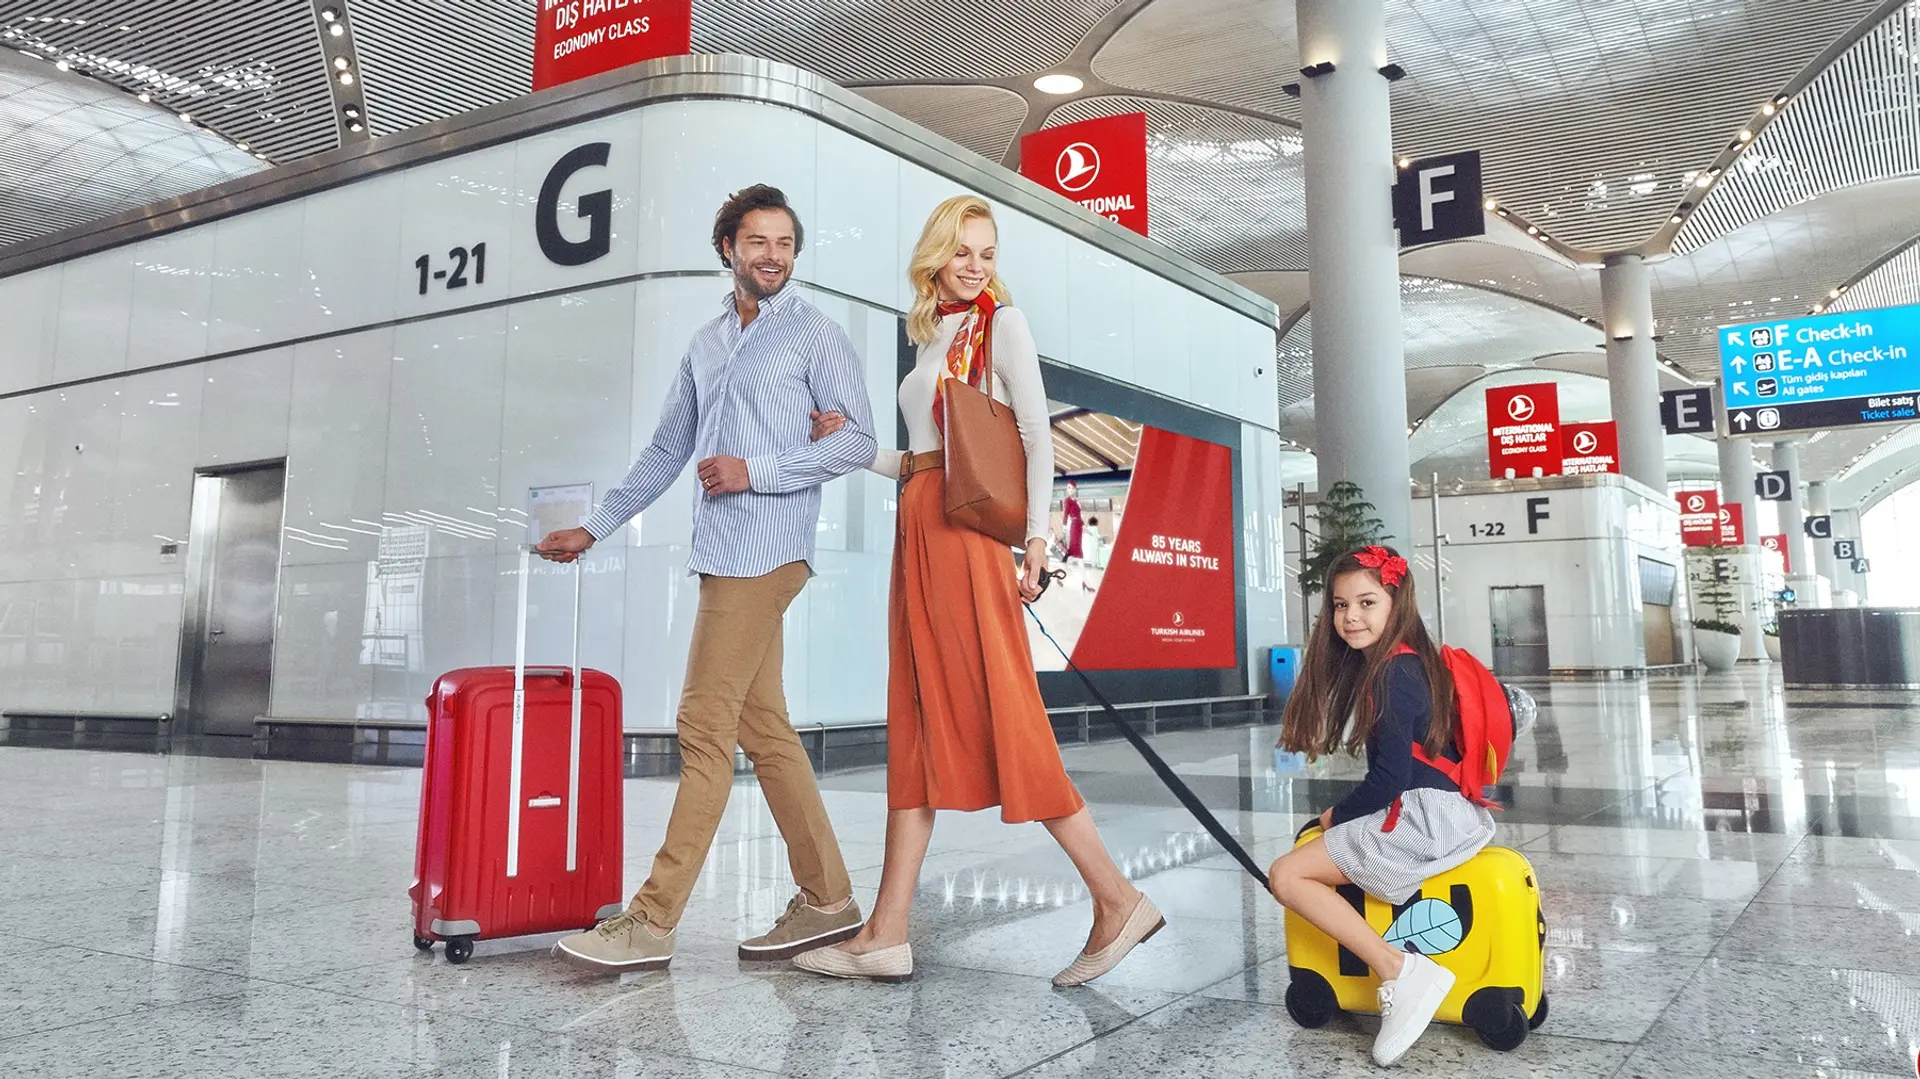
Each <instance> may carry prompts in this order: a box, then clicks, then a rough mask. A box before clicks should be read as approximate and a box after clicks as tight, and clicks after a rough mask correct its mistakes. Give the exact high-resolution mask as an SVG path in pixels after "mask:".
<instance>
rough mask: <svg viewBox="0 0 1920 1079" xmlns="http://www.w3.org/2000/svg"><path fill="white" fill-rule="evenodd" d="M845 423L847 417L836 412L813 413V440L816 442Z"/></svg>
mask: <svg viewBox="0 0 1920 1079" xmlns="http://www.w3.org/2000/svg"><path fill="white" fill-rule="evenodd" d="M846 425H847V418H846V417H845V416H842V415H841V414H840V413H838V412H815V413H813V441H815V442H818V441H820V440H821V439H823V438H825V437H827V436H828V435H830V434H832V433H834V432H835V431H838V430H839V429H840V428H842V427H845V426H846Z"/></svg>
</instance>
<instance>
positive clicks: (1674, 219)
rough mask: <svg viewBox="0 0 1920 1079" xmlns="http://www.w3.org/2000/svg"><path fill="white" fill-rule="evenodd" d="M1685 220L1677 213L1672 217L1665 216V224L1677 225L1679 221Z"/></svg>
mask: <svg viewBox="0 0 1920 1079" xmlns="http://www.w3.org/2000/svg"><path fill="white" fill-rule="evenodd" d="M1685 220H1686V218H1684V217H1682V216H1680V215H1679V214H1674V215H1673V216H1672V217H1669V218H1667V224H1669V225H1678V224H1679V223H1680V222H1682V221H1685Z"/></svg>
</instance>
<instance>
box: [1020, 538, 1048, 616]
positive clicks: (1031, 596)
mask: <svg viewBox="0 0 1920 1079" xmlns="http://www.w3.org/2000/svg"><path fill="white" fill-rule="evenodd" d="M1045 572H1047V541H1046V540H1043V539H1030V540H1028V541H1027V560H1026V564H1025V565H1024V566H1023V567H1021V571H1020V598H1021V599H1023V600H1025V601H1026V602H1028V603H1032V602H1033V601H1034V600H1036V599H1039V598H1040V575H1041V574H1043V573H1045Z"/></svg>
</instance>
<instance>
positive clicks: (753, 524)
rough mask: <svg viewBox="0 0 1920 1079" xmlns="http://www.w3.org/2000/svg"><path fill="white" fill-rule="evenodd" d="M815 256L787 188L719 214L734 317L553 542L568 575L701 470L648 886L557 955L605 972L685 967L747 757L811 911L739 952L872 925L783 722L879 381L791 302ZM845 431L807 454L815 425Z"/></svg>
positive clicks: (766, 954) (782, 952)
mask: <svg viewBox="0 0 1920 1079" xmlns="http://www.w3.org/2000/svg"><path fill="white" fill-rule="evenodd" d="M804 242H805V233H804V231H803V230H802V228H801V225H800V219H799V217H798V216H797V215H796V214H795V213H794V212H793V210H792V209H791V208H790V207H789V206H788V205H787V200H786V196H785V195H783V194H781V193H780V191H778V190H776V189H775V188H771V187H766V186H755V187H750V188H747V189H746V190H744V191H741V192H739V193H738V194H736V195H734V196H733V197H732V198H731V199H729V200H728V201H727V203H726V205H724V206H722V207H721V208H720V212H719V214H718V215H717V216H716V217H715V220H714V227H713V246H714V250H715V251H716V252H718V253H719V255H720V262H721V264H722V265H724V266H726V267H728V268H729V269H731V270H732V271H733V292H732V294H731V295H729V296H728V297H727V298H726V302H725V309H724V311H723V312H722V313H721V315H720V316H719V317H718V318H716V319H714V320H713V321H712V322H709V323H707V324H706V325H705V326H702V327H701V328H700V330H699V331H698V332H697V333H695V334H694V337H693V343H692V345H691V346H690V347H689V348H688V350H687V355H686V357H685V358H684V359H682V360H681V361H680V374H679V378H678V380H677V381H676V382H675V383H674V385H673V388H672V389H671V390H670V391H669V392H668V394H667V400H666V404H665V406H664V407H663V408H662V410H661V417H660V426H659V427H658V428H657V429H656V430H655V432H654V436H653V442H652V444H650V445H649V446H648V447H647V448H646V450H645V451H643V452H642V453H641V454H640V459H639V460H638V461H636V462H634V465H633V469H632V470H631V471H630V472H628V473H627V478H626V479H625V480H624V481H622V483H621V485H620V486H619V487H618V488H615V489H614V490H612V491H609V492H608V493H607V497H606V499H605V501H604V502H603V503H602V504H601V507H600V509H599V510H598V511H597V512H595V513H594V514H593V515H592V516H591V517H589V518H588V519H587V522H586V527H584V528H571V529H564V530H561V531H559V532H555V533H553V534H552V535H550V536H548V537H547V538H546V539H545V540H544V541H542V543H541V545H540V551H541V555H542V557H545V558H546V559H548V560H549V561H553V562H571V561H573V560H574V559H576V558H578V557H579V556H580V554H581V552H583V551H585V550H587V548H589V547H592V546H593V544H594V543H595V541H597V540H601V539H605V538H606V537H607V536H609V535H612V534H613V533H614V532H616V531H618V530H619V529H620V528H621V527H622V526H623V525H625V524H626V523H627V522H628V521H630V520H632V519H633V517H634V516H635V515H636V514H638V513H640V512H641V511H642V510H644V509H646V508H647V507H648V506H649V505H651V504H652V503H653V501H654V500H655V499H657V498H659V497H660V495H661V494H662V493H664V492H665V491H666V490H667V488H668V487H669V486H671V485H672V483H673V481H674V479H675V478H676V477H678V476H679V474H680V471H681V469H683V468H685V467H686V463H687V461H688V460H689V459H690V458H692V457H693V455H694V454H695V453H696V452H697V453H698V454H699V455H700V464H699V477H700V487H701V493H700V497H699V500H698V502H697V504H696V505H695V507H694V512H693V556H692V558H691V559H690V561H689V565H688V569H689V571H690V572H692V573H696V574H698V575H699V576H700V606H699V612H698V613H697V614H696V615H695V617H694V623H693V646H692V650H691V652H690V653H689V655H688V657H687V678H686V688H685V689H684V690H683V691H682V693H681V696H680V713H679V717H678V721H677V724H676V725H677V727H678V730H679V738H680V755H681V766H680V787H679V791H678V794H677V795H676V797H675V799H674V803H673V815H672V816H671V817H669V818H668V820H667V835H666V840H665V842H663V843H662V844H661V847H660V853H659V854H658V855H656V856H655V857H654V860H653V870H652V873H651V874H650V875H649V876H648V877H647V882H646V883H645V884H644V885H642V886H641V888H640V890H639V892H638V893H636V894H635V895H634V897H633V901H632V902H631V903H630V904H629V905H628V908H627V910H626V912H625V913H622V914H620V915H618V916H616V917H613V918H609V919H607V920H606V921H604V922H602V923H601V924H600V925H598V926H596V927H595V928H593V929H590V930H587V931H586V932H584V933H576V934H574V935H573V936H570V937H567V938H566V939H564V940H562V941H561V942H560V943H559V944H558V945H557V946H556V948H557V951H558V952H559V954H560V955H561V956H562V957H563V958H565V959H567V960H568V961H569V962H572V963H576V964H578V965H581V966H585V967H589V968H591V969H595V970H600V971H607V972H624V971H633V970H657V969H662V968H664V967H666V966H667V964H668V963H670V962H672V960H673V948H674V927H675V926H676V925H677V924H678V923H679V921H680V915H681V913H682V912H683V911H684V910H685V908H686V904H687V897H688V896H689V895H691V894H692V892H693V885H694V880H695V878H696V877H697V876H698V875H699V872H700V866H701V864H702V863H703V862H705V860H706V857H707V850H708V848H709V847H711V846H712V845H713V838H714V833H715V831H716V829H718V827H719V824H720V816H721V814H722V813H723V812H724V811H725V810H726V806H727V795H728V793H729V791H730V790H731V788H732V786H733V750H734V746H735V745H736V744H737V745H739V746H740V747H741V748H742V749H744V750H745V751H746V754H747V757H748V759H750V760H751V761H753V766H754V770H755V772H756V773H758V775H759V777H760V787H761V790H762V791H764V792H765V794H766V797H767V805H768V807H769V808H770V809H771V810H772V811H773V818H774V821H775V823H777V824H778V825H779V827H780V834H781V836H782V837H783V838H784V839H785V840H786V843H787V855H788V861H789V862H790V863H791V864H792V866H793V873H794V877H795V878H796V880H797V881H798V883H799V886H800V893H799V894H798V895H796V896H794V898H793V901H792V902H791V903H790V904H788V906H787V911H786V913H785V914H783V915H781V916H780V918H779V920H778V921H777V922H776V923H775V925H774V927H773V929H772V930H771V931H770V932H768V933H767V934H765V935H764V936H760V937H756V938H754V939H752V940H749V941H747V942H745V943H744V944H742V945H740V958H742V959H747V960H783V959H790V958H792V957H793V956H795V955H798V954H800V953H801V952H804V951H808V950H810V949H813V948H819V947H824V946H825V945H828V944H835V943H838V942H840V941H842V940H845V939H847V938H849V937H851V936H853V935H854V933H856V932H857V931H858V930H859V928H860V924H861V916H860V908H859V906H858V904H856V903H854V901H853V886H852V884H851V882H849V881H848V879H847V869H846V865H845V863H844V862H843V861H842V860H841V857H840V844H839V841H838V840H837V839H835V838H834V834H833V826H832V824H831V823H830V822H829V821H828V820H827V812H826V807H825V806H824V805H822V803H821V801H820V788H819V785H818V784H817V783H816V782H815V780H814V777H813V765H812V763H811V762H810V761H809V760H808V759H807V755H806V752H805V751H804V750H803V749H801V747H800V739H799V737H798V736H797V735H796V734H795V733H794V731H793V726H792V724H791V723H790V722H789V721H788V718H787V708H786V698H785V694H784V692H783V690H782V688H781V682H780V664H781V633H780V620H781V616H782V615H784V614H785V613H786V609H787V606H788V605H789V604H790V603H792V602H793V599H794V597H795V596H797V595H798V594H799V593H800V589H801V588H802V587H803V586H804V585H805V584H806V582H807V579H808V578H809V577H810V576H812V569H811V562H812V560H813V556H814V529H815V526H816V525H817V524H818V522H819V517H820V485H821V484H823V483H825V482H826V481H828V480H830V479H832V478H833V477H835V476H838V475H841V474H843V473H847V472H851V471H853V470H854V469H857V468H861V467H864V466H865V465H867V464H868V463H870V462H871V461H872V460H873V458H874V452H875V448H876V443H875V441H874V437H873V433H872V432H873V419H872V413H871V410H870V409H869V408H868V405H867V391H866V380H865V377H864V375H863V374H862V372H861V368H860V360H859V357H858V356H856V355H855V354H854V351H853V346H852V343H851V342H849V341H848V340H847V335H846V333H845V331H843V330H842V329H841V328H840V327H839V326H838V325H836V324H835V323H834V322H833V321H832V320H831V319H829V318H827V316H826V315H824V314H822V313H821V312H820V311H819V310H818V309H817V308H815V307H813V306H812V305H811V304H809V303H807V302H806V301H805V300H803V299H801V298H800V296H799V295H798V294H797V291H796V290H795V289H791V288H788V287H787V281H788V278H790V277H791V276H792V274H793V260H794V257H795V256H796V255H798V254H799V253H800V249H801V246H802V245H803V243H804ZM824 412H839V413H842V414H844V415H845V416H847V417H848V419H849V422H848V424H847V426H846V427H844V428H842V429H840V430H839V431H837V432H835V433H834V434H833V435H832V436H830V437H827V438H823V439H821V440H820V441H818V442H814V441H811V440H810V437H809V436H810V434H811V422H812V421H811V418H812V416H813V415H814V414H815V413H824Z"/></svg>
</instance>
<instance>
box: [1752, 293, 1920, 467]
mask: <svg viewBox="0 0 1920 1079" xmlns="http://www.w3.org/2000/svg"><path fill="white" fill-rule="evenodd" d="M1720 375H1721V379H1722V381H1723V382H1724V385H1725V392H1726V400H1727V424H1728V426H1729V427H1731V428H1732V431H1733V434H1735V435H1764V434H1768V433H1771V432H1775V431H1804V430H1810V429H1825V428H1830V427H1852V426H1857V425H1860V424H1869V423H1904V422H1910V421H1913V420H1915V419H1920V408H1916V396H1917V395H1920V304H1915V305H1911V306H1907V307H1885V308H1881V309H1879V310H1876V311H1852V312H1848V313H1847V314H1843V315H1811V316H1808V317H1807V318H1795V319H1780V320H1776V321H1773V322H1756V323H1750V324H1748V325H1744V326H1723V327H1721V328H1720Z"/></svg>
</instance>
